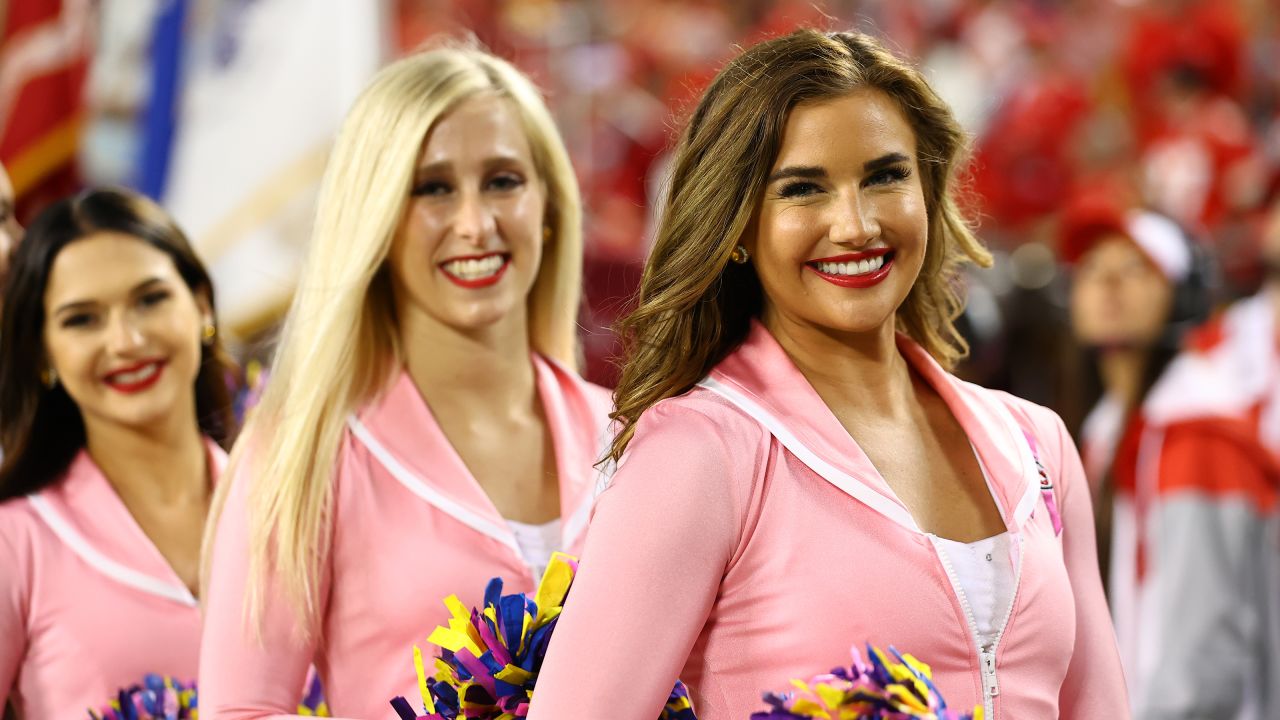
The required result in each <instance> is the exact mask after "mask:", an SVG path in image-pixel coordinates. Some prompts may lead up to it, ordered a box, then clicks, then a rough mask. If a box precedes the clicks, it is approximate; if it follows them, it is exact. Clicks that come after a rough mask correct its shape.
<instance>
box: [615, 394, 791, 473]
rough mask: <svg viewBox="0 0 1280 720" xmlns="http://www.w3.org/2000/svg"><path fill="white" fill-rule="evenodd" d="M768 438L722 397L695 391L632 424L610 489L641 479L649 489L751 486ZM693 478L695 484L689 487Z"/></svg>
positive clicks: (661, 403) (667, 401)
mask: <svg viewBox="0 0 1280 720" xmlns="http://www.w3.org/2000/svg"><path fill="white" fill-rule="evenodd" d="M769 438H770V436H769V433H768V431H767V430H766V429H765V428H764V427H763V426H761V425H760V424H759V423H758V422H756V421H755V420H753V419H752V418H750V417H748V416H747V415H745V414H744V413H742V412H741V411H740V410H738V409H737V408H736V407H734V406H733V405H732V404H730V403H729V402H728V401H727V400H724V399H723V398H721V397H720V396H718V395H716V394H714V393H712V392H710V391H708V390H705V389H703V388H697V387H695V388H694V389H693V390H691V391H689V392H688V393H686V394H684V395H680V396H677V397H672V398H667V399H665V400H662V401H659V402H658V403H655V404H654V405H653V406H652V407H650V408H649V409H648V410H646V411H645V412H644V413H643V414H642V415H641V416H640V418H639V420H637V421H636V424H635V434H634V435H633V436H632V438H631V442H630V443H629V444H628V445H627V450H626V452H625V453H624V454H623V456H622V460H621V461H620V462H619V464H618V469H617V471H616V475H615V479H614V481H611V483H610V485H611V486H612V485H613V484H615V483H616V482H617V481H619V480H622V479H624V478H628V477H637V476H643V477H644V478H645V480H644V482H645V483H646V484H650V485H663V486H668V487H667V490H668V491H675V490H677V488H676V487H675V486H676V485H680V486H690V485H696V486H697V488H698V490H692V489H691V488H689V487H685V490H686V491H689V492H695V493H697V492H703V491H706V490H707V489H708V488H711V487H720V488H721V489H722V490H723V489H724V486H725V485H726V484H735V483H748V484H749V483H750V482H751V480H752V478H754V477H755V476H756V475H757V474H758V473H759V472H761V471H762V468H763V467H764V466H765V462H763V460H764V455H765V453H766V452H767V451H768V447H769ZM690 479H696V482H690Z"/></svg>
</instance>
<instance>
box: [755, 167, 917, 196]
mask: <svg viewBox="0 0 1280 720" xmlns="http://www.w3.org/2000/svg"><path fill="white" fill-rule="evenodd" d="M909 177H911V169H910V168H907V167H905V166H902V165H898V166H896V167H891V168H886V169H884V170H881V171H880V172H877V173H876V174H874V175H872V176H871V177H869V178H867V180H866V183H865V184H866V185H870V186H874V185H891V184H893V183H898V182H902V181H904V180H906V179H907V178H909ZM821 190H822V188H821V187H820V186H819V185H818V184H817V183H812V182H809V181H807V180H799V181H796V182H791V183H787V184H786V185H783V186H782V188H781V189H780V190H778V197H780V198H796V197H807V196H809V195H813V194H814V193H816V192H820V191H821Z"/></svg>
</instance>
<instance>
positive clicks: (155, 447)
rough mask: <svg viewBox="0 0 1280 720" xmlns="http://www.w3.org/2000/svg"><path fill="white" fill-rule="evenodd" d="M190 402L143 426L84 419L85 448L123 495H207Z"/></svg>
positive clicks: (202, 454) (203, 453)
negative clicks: (158, 420) (181, 409)
mask: <svg viewBox="0 0 1280 720" xmlns="http://www.w3.org/2000/svg"><path fill="white" fill-rule="evenodd" d="M194 405H195V403H194V399H193V400H192V405H191V407H190V408H188V409H187V412H174V413H171V415H170V417H168V418H166V419H165V420H164V421H161V422H159V423H157V424H156V425H155V426H151V427H146V428H135V427H128V426H124V425H120V424H117V423H107V422H95V421H93V420H92V419H88V418H86V421H85V448H86V449H87V450H88V452H89V457H91V458H93V462H94V463H95V464H96V465H97V466H98V467H99V468H100V469H101V470H102V472H103V474H104V475H106V477H107V479H108V480H109V481H110V482H111V484H112V486H114V487H115V489H116V492H117V493H119V494H120V495H121V496H122V497H125V498H129V497H137V496H139V495H147V496H151V497H156V498H158V499H160V500H162V501H170V500H188V499H192V498H204V497H207V496H208V494H209V468H208V458H207V456H206V448H205V444H204V438H203V437H202V436H201V434H200V427H199V425H198V424H197V423H196V414H195V407H194Z"/></svg>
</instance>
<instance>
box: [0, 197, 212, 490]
mask: <svg viewBox="0 0 1280 720" xmlns="http://www.w3.org/2000/svg"><path fill="white" fill-rule="evenodd" d="M99 232H113V233H121V234H124V235H130V236H132V237H135V238H137V239H139V240H141V241H143V242H145V243H147V244H148V245H151V246H152V247H155V248H157V249H159V250H161V251H163V252H164V253H166V254H167V255H168V256H169V257H170V258H171V259H172V260H173V264H174V267H176V268H177V270H178V274H179V275H180V276H182V279H183V281H184V282H185V283H186V285H187V287H188V288H190V290H191V292H192V293H193V294H197V293H203V294H204V295H205V296H206V297H207V298H208V299H209V306H210V308H213V307H214V298H213V283H212V281H211V280H210V279H209V273H208V272H207V271H206V270H205V268H204V265H203V264H202V263H201V262H200V259H199V258H198V257H196V254H195V251H194V250H192V249H191V244H190V243H189V242H188V241H187V238H186V236H185V235H184V234H183V233H182V230H180V229H179V228H178V226H177V225H176V224H175V223H174V222H173V220H172V219H171V218H170V217H169V216H168V215H167V214H166V213H165V212H164V211H163V210H161V209H160V207H159V206H157V205H156V204H155V203H153V202H151V201H150V200H148V199H147V198H145V197H143V196H142V195H138V194H137V193H134V192H132V191H129V190H120V189H91V190H86V191H84V192H82V193H80V194H79V195H76V196H74V197H71V198H66V199H63V200H60V201H58V202H56V203H54V204H53V205H50V206H49V207H48V208H46V209H45V210H44V211H43V212H41V213H40V214H39V215H38V216H37V217H36V219H35V220H34V221H33V222H32V223H31V226H30V227H29V228H27V232H26V234H25V235H24V236H23V239H22V243H21V244H19V245H18V249H17V251H16V252H15V253H14V256H13V262H12V265H11V268H10V273H9V280H8V284H7V285H6V286H5V289H4V310H3V318H2V319H0V447H3V449H4V462H3V464H0V501H3V500H8V499H10V498H14V497H19V496H22V495H26V494H29V493H33V492H36V491H38V490H40V489H41V488H43V487H45V486H46V485H49V484H50V483H52V482H54V481H55V480H57V479H58V478H60V477H61V476H62V475H63V473H65V472H66V470H67V467H68V466H69V465H70V464H71V461H72V460H73V459H74V458H75V456H76V453H78V452H79V451H80V450H81V448H83V447H84V444H85V429H84V421H83V420H82V419H81V416H80V410H79V408H78V407H77V406H76V404H75V402H74V401H72V399H71V397H70V396H69V395H67V393H66V390H64V389H63V387H62V386H61V385H55V386H54V387H52V388H48V387H46V386H45V385H44V383H43V382H42V379H41V371H42V369H43V367H44V365H45V350H44V325H45V308H44V294H45V288H46V286H47V285H48V282H49V273H50V271H51V269H52V268H53V263H54V260H55V259H57V257H58V253H60V252H62V250H63V249H64V248H65V247H67V246H68V245H70V244H71V243H73V242H76V241H77V240H81V239H84V238H85V237H88V236H89V235H92V234H95V233H99ZM200 360H201V362H200V371H199V374H198V375H197V377H196V382H195V387H194V388H193V390H194V392H195V394H196V419H197V422H198V423H199V425H200V430H201V432H203V433H204V434H205V435H207V436H209V437H211V438H213V439H214V440H215V441H217V442H218V443H220V444H222V445H223V446H224V447H226V446H227V445H228V444H229V443H230V441H231V439H232V435H233V433H234V426H235V420H234V417H233V414H232V405H231V391H230V388H229V385H228V383H229V378H230V377H231V373H232V368H233V367H234V366H233V364H232V363H231V362H230V360H228V359H227V358H226V355H225V354H224V353H223V352H222V349H221V347H220V345H219V344H218V342H217V339H216V338H215V340H214V342H213V343H212V344H211V345H202V346H201V359H200Z"/></svg>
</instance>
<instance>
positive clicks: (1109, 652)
mask: <svg viewBox="0 0 1280 720" xmlns="http://www.w3.org/2000/svg"><path fill="white" fill-rule="evenodd" d="M1046 412H1047V411H1046ZM1038 427H1039V428H1040V430H1039V431H1038V432H1037V435H1038V436H1039V437H1041V438H1045V444H1046V445H1049V446H1050V447H1053V446H1054V445H1056V446H1057V448H1056V449H1057V453H1056V456H1057V467H1056V470H1057V477H1055V478H1054V482H1055V484H1056V485H1057V486H1058V487H1057V491H1058V503H1059V504H1060V505H1061V506H1062V555H1063V560H1064V561H1065V562H1066V565H1067V576H1068V577H1069V578H1070V580H1071V593H1072V595H1073V596H1074V600H1075V608H1076V643H1075V650H1074V651H1073V652H1072V654H1071V663H1070V664H1069V665H1068V666H1067V676H1066V678H1064V679H1063V682H1062V688H1061V689H1060V690H1059V694H1058V709H1059V711H1060V712H1061V716H1060V717H1061V718H1062V719H1063V720H1094V719H1095V718H1125V717H1128V716H1129V700H1128V696H1127V692H1126V689H1125V682H1124V674H1123V670H1122V669H1121V667H1120V652H1119V650H1118V649H1117V647H1116V635H1115V629H1114V627H1113V626H1112V624H1111V614H1110V612H1109V611H1108V609H1107V600H1106V596H1105V595H1104V594H1103V590H1102V577H1101V575H1100V574H1099V572H1098V548H1097V539H1096V537H1095V536H1094V526H1093V504H1092V502H1091V500H1090V497H1089V484H1088V481H1087V480H1086V479H1085V475H1084V468H1083V466H1082V465H1081V463H1080V454H1079V453H1078V452H1076V446H1075V444H1074V443H1072V442H1071V437H1070V436H1069V435H1068V434H1067V429H1066V427H1065V426H1064V425H1063V424H1062V420H1061V419H1059V418H1058V417H1057V416H1056V415H1051V419H1050V420H1049V422H1041V423H1038ZM1050 471H1051V472H1052V471H1053V469H1051V470H1050Z"/></svg>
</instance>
